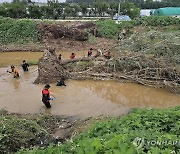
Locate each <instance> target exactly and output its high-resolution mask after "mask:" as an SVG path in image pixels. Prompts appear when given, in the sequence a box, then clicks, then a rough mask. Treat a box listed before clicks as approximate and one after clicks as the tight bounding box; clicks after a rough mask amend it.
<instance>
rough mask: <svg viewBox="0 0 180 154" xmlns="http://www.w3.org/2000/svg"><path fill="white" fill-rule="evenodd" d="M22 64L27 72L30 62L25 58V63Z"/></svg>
mask: <svg viewBox="0 0 180 154" xmlns="http://www.w3.org/2000/svg"><path fill="white" fill-rule="evenodd" d="M21 66H22V68H23V70H24V72H27V71H28V70H29V69H28V67H29V64H28V63H27V62H26V61H25V60H23V64H22V65H21Z"/></svg>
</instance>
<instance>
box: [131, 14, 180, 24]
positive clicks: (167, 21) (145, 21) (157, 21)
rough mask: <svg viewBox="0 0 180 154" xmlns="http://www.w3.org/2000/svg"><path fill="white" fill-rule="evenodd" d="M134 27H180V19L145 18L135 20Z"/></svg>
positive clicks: (164, 17) (165, 17) (163, 17)
mask: <svg viewBox="0 0 180 154" xmlns="http://www.w3.org/2000/svg"><path fill="white" fill-rule="evenodd" d="M133 22H134V25H145V26H169V25H179V24H180V19H179V18H174V17H168V16H149V17H144V18H138V19H135V20H134V21H133Z"/></svg>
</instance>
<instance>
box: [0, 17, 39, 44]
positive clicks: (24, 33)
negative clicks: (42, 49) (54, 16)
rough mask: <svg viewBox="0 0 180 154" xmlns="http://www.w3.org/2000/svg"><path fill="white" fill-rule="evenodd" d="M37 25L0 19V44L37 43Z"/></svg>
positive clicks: (29, 22) (26, 21)
mask: <svg viewBox="0 0 180 154" xmlns="http://www.w3.org/2000/svg"><path fill="white" fill-rule="evenodd" d="M36 27H37V24H36V23H35V22H33V21H31V20H27V19H22V20H14V19H11V18H3V17H1V18H0V44H10V43H15V44H26V43H31V42H34V43H35V42H38V40H39V37H40V36H39V32H38V30H37V28H36Z"/></svg>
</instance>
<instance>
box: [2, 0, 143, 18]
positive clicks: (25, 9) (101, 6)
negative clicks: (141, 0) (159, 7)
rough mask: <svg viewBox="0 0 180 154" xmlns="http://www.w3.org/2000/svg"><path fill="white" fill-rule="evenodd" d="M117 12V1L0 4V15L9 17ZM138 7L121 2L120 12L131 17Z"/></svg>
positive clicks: (107, 14) (96, 14)
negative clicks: (41, 4) (40, 4)
mask: <svg viewBox="0 0 180 154" xmlns="http://www.w3.org/2000/svg"><path fill="white" fill-rule="evenodd" d="M117 12H118V2H116V1H114V2H101V1H96V2H92V3H90V4H88V3H73V4H72V3H59V2H58V1H56V0H52V1H48V2H47V5H43V6H37V5H36V4H35V3H34V2H31V1H30V0H14V1H13V2H12V3H2V4H1V5H0V16H3V17H11V18H35V19H43V18H44V19H59V18H66V17H78V16H88V17H89V16H90V17H91V16H94V17H99V16H101V17H104V16H111V17H112V16H113V15H114V14H115V13H117ZM139 12H140V9H139V8H138V7H137V6H135V5H134V3H131V2H123V3H122V5H121V14H127V15H129V16H130V17H131V18H135V17H138V16H139Z"/></svg>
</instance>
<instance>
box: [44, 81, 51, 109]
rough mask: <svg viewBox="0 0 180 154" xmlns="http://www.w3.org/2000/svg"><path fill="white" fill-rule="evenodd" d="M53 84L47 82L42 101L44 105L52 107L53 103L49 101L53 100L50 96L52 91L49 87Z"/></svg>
mask: <svg viewBox="0 0 180 154" xmlns="http://www.w3.org/2000/svg"><path fill="white" fill-rule="evenodd" d="M50 87H51V86H50V85H49V84H46V85H45V86H44V89H43V90H42V102H43V103H44V105H45V106H46V108H48V109H49V108H51V104H50V102H49V100H51V98H50V92H49V88H50Z"/></svg>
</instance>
